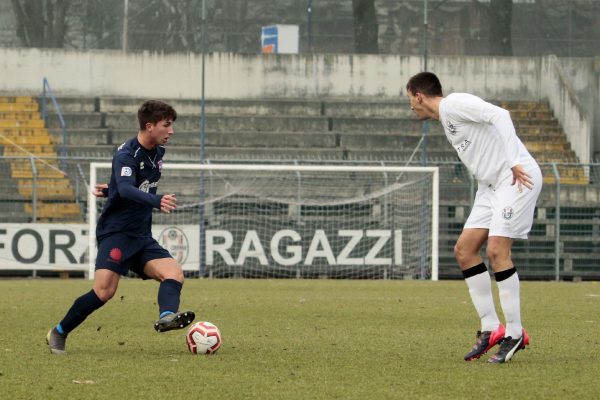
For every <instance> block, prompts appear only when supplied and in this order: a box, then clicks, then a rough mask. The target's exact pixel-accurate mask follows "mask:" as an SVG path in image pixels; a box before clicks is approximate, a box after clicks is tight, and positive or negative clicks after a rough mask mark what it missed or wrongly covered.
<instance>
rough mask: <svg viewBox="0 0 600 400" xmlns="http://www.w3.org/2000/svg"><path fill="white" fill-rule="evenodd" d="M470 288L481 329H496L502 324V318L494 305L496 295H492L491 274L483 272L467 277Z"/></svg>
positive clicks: (466, 280)
mask: <svg viewBox="0 0 600 400" xmlns="http://www.w3.org/2000/svg"><path fill="white" fill-rule="evenodd" d="M465 282H466V283H467V286H468V288H469V294H470V295H471V301H472V302H473V305H474V306H475V310H477V314H479V319H481V331H482V332H484V331H495V330H496V329H498V326H499V325H500V320H499V319H498V315H497V314H496V308H495V307H494V297H493V295H492V280H491V279H490V274H489V273H488V272H487V270H486V271H485V272H482V273H480V274H477V275H473V276H470V277H468V278H465Z"/></svg>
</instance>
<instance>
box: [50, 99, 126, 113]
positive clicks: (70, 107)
mask: <svg viewBox="0 0 600 400" xmlns="http://www.w3.org/2000/svg"><path fill="white" fill-rule="evenodd" d="M43 101H44V99H43V98H41V97H40V98H38V102H39V104H40V110H41V109H42V104H43ZM56 102H57V103H58V107H59V108H60V111H61V113H67V114H68V113H93V112H98V111H99V105H98V99H97V98H94V97H57V98H56ZM46 112H47V114H48V115H53V114H56V109H55V107H54V103H53V102H52V101H51V100H50V99H47V102H46ZM133 112H137V109H135V110H134V111H133Z"/></svg>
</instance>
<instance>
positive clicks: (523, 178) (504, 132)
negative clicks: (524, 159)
mask: <svg viewBox="0 0 600 400" xmlns="http://www.w3.org/2000/svg"><path fill="white" fill-rule="evenodd" d="M482 119H483V120H484V121H486V122H487V123H489V124H491V125H493V126H494V127H495V128H496V132H497V133H498V135H500V140H501V142H502V144H503V146H504V154H505V157H506V159H507V160H508V163H509V165H510V169H511V171H512V174H513V179H512V185H514V184H517V188H518V190H519V192H522V191H523V187H526V188H527V189H530V190H531V189H532V188H533V180H532V179H531V175H529V174H528V173H527V172H526V171H525V169H524V168H523V166H522V165H521V164H519V138H518V137H517V132H516V131H515V126H514V124H513V122H512V119H511V118H510V113H509V112H508V111H507V110H505V109H503V108H501V107H498V106H495V105H493V104H490V103H487V102H484V106H483V107H482Z"/></svg>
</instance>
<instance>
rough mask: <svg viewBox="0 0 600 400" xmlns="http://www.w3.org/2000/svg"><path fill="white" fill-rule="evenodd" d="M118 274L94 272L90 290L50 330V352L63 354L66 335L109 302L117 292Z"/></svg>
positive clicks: (105, 271)
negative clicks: (92, 284)
mask: <svg viewBox="0 0 600 400" xmlns="http://www.w3.org/2000/svg"><path fill="white" fill-rule="evenodd" d="M118 284H119V274H117V273H116V272H113V271H110V270H108V269H99V270H96V275H95V278H94V286H93V288H92V290H90V291H89V292H87V293H85V294H83V295H82V296H80V297H78V298H77V299H76V300H75V302H74V303H73V305H72V306H71V308H70V309H69V311H67V314H66V315H65V317H64V318H63V319H62V320H61V321H60V323H59V324H58V325H56V326H55V327H53V328H52V329H50V331H49V332H48V335H47V336H46V342H47V343H48V346H49V347H50V352H51V353H54V354H64V353H65V350H66V349H65V347H66V342H67V336H68V334H69V333H70V332H71V331H73V330H74V329H75V328H77V327H78V326H79V325H80V324H81V323H82V322H83V321H85V319H86V318H87V317H88V316H89V315H90V314H91V313H93V312H94V311H96V310H97V309H98V308H100V307H102V306H103V305H104V304H105V303H106V302H107V301H108V300H110V299H111V298H112V297H113V295H114V294H115V292H116V290H117V286H118Z"/></svg>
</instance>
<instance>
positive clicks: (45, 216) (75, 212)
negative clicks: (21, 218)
mask: <svg viewBox="0 0 600 400" xmlns="http://www.w3.org/2000/svg"><path fill="white" fill-rule="evenodd" d="M25 212H26V213H28V214H30V215H33V207H32V205H31V203H25ZM36 212H37V218H38V219H41V220H45V221H80V220H82V215H81V209H80V207H79V205H78V204H76V203H74V202H68V203H63V202H60V203H45V202H38V203H37V207H36Z"/></svg>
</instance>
